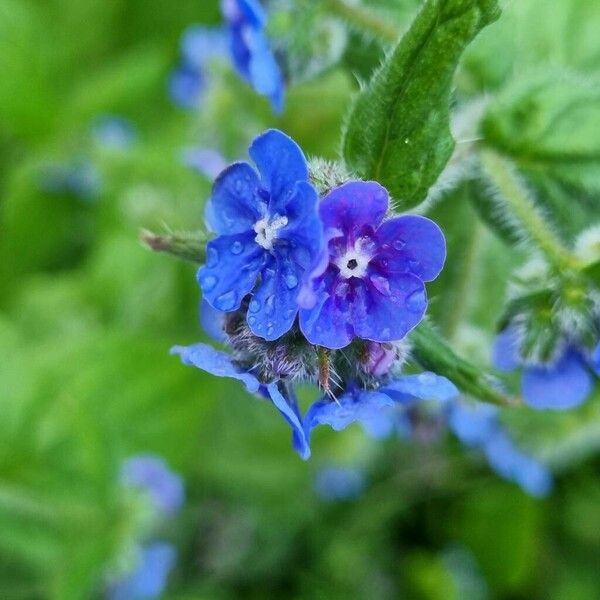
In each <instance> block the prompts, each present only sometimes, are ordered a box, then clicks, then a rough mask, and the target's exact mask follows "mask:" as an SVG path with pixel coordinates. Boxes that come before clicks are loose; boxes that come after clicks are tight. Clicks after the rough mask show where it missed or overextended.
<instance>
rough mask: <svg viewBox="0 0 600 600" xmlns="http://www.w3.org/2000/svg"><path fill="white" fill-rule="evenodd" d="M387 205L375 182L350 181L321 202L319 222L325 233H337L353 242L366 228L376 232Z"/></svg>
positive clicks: (383, 191)
mask: <svg viewBox="0 0 600 600" xmlns="http://www.w3.org/2000/svg"><path fill="white" fill-rule="evenodd" d="M388 204H389V195H388V192H387V190H386V189H385V188H384V187H382V186H381V185H379V184H378V183H376V182H375V181H349V182H348V183H344V184H343V185H340V186H339V187H337V188H335V189H334V190H332V191H331V192H329V194H327V196H325V198H323V200H322V201H321V207H320V214H321V220H322V221H323V226H324V228H325V229H330V228H331V229H339V230H340V231H343V232H344V233H346V234H347V235H350V238H352V237H354V236H358V235H360V232H361V230H362V229H363V228H365V227H370V228H372V229H374V228H376V227H377V226H378V225H379V224H380V223H381V221H382V220H383V217H384V216H385V213H386V212H387V209H388Z"/></svg>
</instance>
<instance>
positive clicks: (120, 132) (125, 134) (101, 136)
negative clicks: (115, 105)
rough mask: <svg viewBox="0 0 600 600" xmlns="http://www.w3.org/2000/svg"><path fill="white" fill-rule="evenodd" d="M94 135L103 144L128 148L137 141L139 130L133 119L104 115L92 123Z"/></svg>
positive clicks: (115, 147) (118, 148) (113, 147)
mask: <svg viewBox="0 0 600 600" xmlns="http://www.w3.org/2000/svg"><path fill="white" fill-rule="evenodd" d="M92 137H93V138H94V140H95V141H96V142H97V143H98V144H99V145H101V146H104V147H105V148H109V149H115V150H126V149H127V148H130V147H131V146H132V145H133V144H134V143H135V141H136V138H137V131H136V128H135V127H134V125H133V124H132V123H131V121H128V120H127V119H124V118H123V117H119V116H117V115H103V116H101V117H99V118H97V119H96V120H95V121H94V123H93V124H92Z"/></svg>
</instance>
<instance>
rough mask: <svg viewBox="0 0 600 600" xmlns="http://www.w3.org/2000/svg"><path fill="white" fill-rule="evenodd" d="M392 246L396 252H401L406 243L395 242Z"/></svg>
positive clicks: (401, 241)
mask: <svg viewBox="0 0 600 600" xmlns="http://www.w3.org/2000/svg"><path fill="white" fill-rule="evenodd" d="M392 246H394V248H395V249H396V250H402V248H404V246H406V242H405V241H404V240H395V241H394V242H393V243H392Z"/></svg>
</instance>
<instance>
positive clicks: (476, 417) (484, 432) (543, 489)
mask: <svg viewBox="0 0 600 600" xmlns="http://www.w3.org/2000/svg"><path fill="white" fill-rule="evenodd" d="M448 425H449V427H450V429H451V430H452V431H453V432H454V434H455V435H456V437H457V438H458V439H459V440H460V441H461V442H462V443H463V444H465V445H466V446H468V447H471V448H477V449H480V450H481V451H483V453H484V454H485V456H486V458H487V461H488V463H489V465H490V467H492V469H493V470H494V471H495V472H496V473H497V474H498V475H500V476H501V477H503V478H504V479H507V480H509V481H512V482H513V483H516V484H517V485H519V486H520V487H521V488H522V489H523V490H524V491H525V492H527V493H528V494H530V495H532V496H536V497H543V496H547V495H548V494H549V493H550V491H551V489H552V474H551V472H550V470H549V469H548V468H547V467H546V466H545V465H544V464H543V463H542V462H540V461H539V460H537V459H535V458H534V457H532V456H528V455H527V454H525V453H524V452H523V451H521V450H520V449H519V448H518V447H517V446H516V445H515V443H514V442H513V441H512V439H511V438H510V437H509V435H508V434H507V433H506V431H504V429H503V428H502V427H501V425H500V422H499V420H498V411H497V409H496V408H495V407H494V406H491V405H489V404H481V403H478V404H477V405H469V404H466V403H464V402H460V401H455V402H452V403H451V404H450V406H449V414H448Z"/></svg>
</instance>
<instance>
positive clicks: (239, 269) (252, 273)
mask: <svg viewBox="0 0 600 600" xmlns="http://www.w3.org/2000/svg"><path fill="white" fill-rule="evenodd" d="M265 257H266V252H265V250H264V249H263V248H261V247H260V246H259V245H258V244H256V243H255V242H254V234H253V233H244V234H238V235H222V236H220V237H218V238H215V239H214V240H211V241H210V242H208V244H207V245H206V264H205V265H204V266H203V267H201V268H200V270H199V271H198V283H199V284H200V287H201V288H202V295H203V297H204V299H205V300H206V301H207V302H208V303H209V304H210V305H211V306H212V307H213V308H216V309H217V310H221V311H223V312H230V311H232V310H237V309H238V308H239V307H240V304H241V302H242V299H243V298H244V296H245V295H246V294H248V293H249V292H250V291H251V290H252V288H253V287H254V284H255V283H256V280H257V278H258V274H259V273H260V270H261V269H262V267H263V266H264V261H265Z"/></svg>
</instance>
